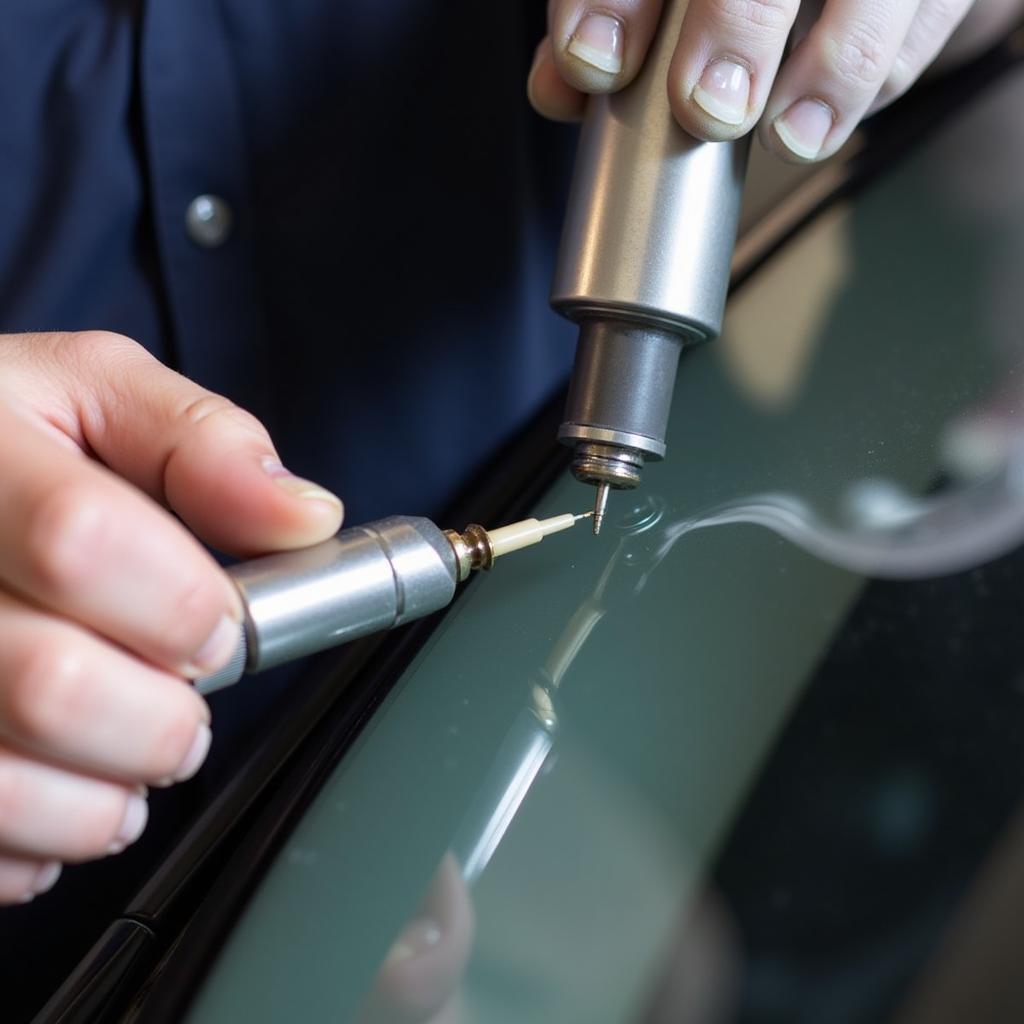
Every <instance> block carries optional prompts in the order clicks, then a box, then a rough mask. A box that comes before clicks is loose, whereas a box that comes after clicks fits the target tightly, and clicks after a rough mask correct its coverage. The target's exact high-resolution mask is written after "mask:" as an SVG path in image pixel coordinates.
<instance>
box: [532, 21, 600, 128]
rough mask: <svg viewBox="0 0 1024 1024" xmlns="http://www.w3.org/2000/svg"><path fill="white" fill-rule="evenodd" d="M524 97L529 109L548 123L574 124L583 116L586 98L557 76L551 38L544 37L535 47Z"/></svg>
mask: <svg viewBox="0 0 1024 1024" xmlns="http://www.w3.org/2000/svg"><path fill="white" fill-rule="evenodd" d="M526 96H527V98H528V99H529V101H530V106H532V107H533V109H534V110H536V111H537V113H538V114H540V115H541V117H546V118H547V119H548V120H549V121H560V122H564V123H573V122H575V121H579V120H580V119H581V118H582V117H583V111H584V109H585V108H586V102H587V98H586V96H585V95H584V94H583V93H581V92H580V91H579V90H577V89H574V88H573V87H572V86H571V85H569V83H568V82H566V81H565V79H564V78H563V77H562V76H561V75H560V74H559V72H558V69H557V68H556V67H555V62H554V55H553V52H552V49H551V37H550V36H545V37H544V38H543V39H542V40H541V42H540V45H539V46H538V47H537V52H536V54H535V55H534V58H533V67H531V68H530V74H529V77H528V78H527V80H526Z"/></svg>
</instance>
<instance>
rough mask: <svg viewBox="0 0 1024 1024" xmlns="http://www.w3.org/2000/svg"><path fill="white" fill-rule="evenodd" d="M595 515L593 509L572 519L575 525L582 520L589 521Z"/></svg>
mask: <svg viewBox="0 0 1024 1024" xmlns="http://www.w3.org/2000/svg"><path fill="white" fill-rule="evenodd" d="M593 514H594V510H593V509H591V510H590V511H589V512H580V513H579V514H578V515H575V516H573V517H572V521H573V522H574V523H578V522H579V521H580V520H581V519H589V518H590V517H591V516H592V515H593Z"/></svg>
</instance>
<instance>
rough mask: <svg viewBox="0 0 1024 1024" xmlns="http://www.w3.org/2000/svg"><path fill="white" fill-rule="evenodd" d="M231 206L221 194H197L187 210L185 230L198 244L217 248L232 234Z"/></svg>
mask: <svg viewBox="0 0 1024 1024" xmlns="http://www.w3.org/2000/svg"><path fill="white" fill-rule="evenodd" d="M233 220H234V218H233V216H232V213H231V207H230V206H228V204H227V203H226V202H225V201H224V200H223V199H221V197H220V196H212V195H201V196H196V197H195V199H193V200H192V202H191V203H189V204H188V209H187V210H186V211H185V231H186V232H187V234H188V237H189V238H191V239H192V241H193V242H195V243H196V245H201V246H202V247H203V248H204V249H216V248H217V246H219V245H223V244H224V243H225V242H226V241H227V240H228V237H229V236H230V234H231V225H232V221H233Z"/></svg>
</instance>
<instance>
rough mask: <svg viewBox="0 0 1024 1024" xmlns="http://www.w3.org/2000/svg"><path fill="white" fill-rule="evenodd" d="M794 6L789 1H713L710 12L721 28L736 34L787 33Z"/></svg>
mask: <svg viewBox="0 0 1024 1024" xmlns="http://www.w3.org/2000/svg"><path fill="white" fill-rule="evenodd" d="M793 11H794V5H793V3H792V2H790V0H713V3H712V12H713V16H714V18H715V20H716V21H717V22H719V23H720V24H721V25H722V26H723V27H725V28H727V29H732V30H734V31H738V32H744V31H750V30H752V29H753V30H756V31H757V32H758V33H759V34H761V33H763V32H765V31H768V32H773V33H785V32H788V31H789V26H790V22H791V21H792V18H793Z"/></svg>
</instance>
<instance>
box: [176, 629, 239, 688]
mask: <svg viewBox="0 0 1024 1024" xmlns="http://www.w3.org/2000/svg"><path fill="white" fill-rule="evenodd" d="M241 636H242V627H241V626H240V625H239V624H238V623H237V622H235V620H234V619H233V618H231V616H230V615H222V616H221V617H220V619H218V621H217V625H216V626H214V627H213V632H212V633H211V634H210V635H209V636H208V637H207V638H206V640H205V641H204V643H203V646H202V647H200V648H199V650H198V651H196V653H195V656H194V657H193V658H192V663H191V665H190V666H189V669H188V674H191V675H193V676H196V675H203V674H205V673H207V672H216V671H217V669H219V668H223V667H224V666H225V665H226V664H227V663H228V662H229V661H230V660H231V656H232V655H233V654H234V653H235V651H236V650H237V649H238V644H239V642H240V641H241Z"/></svg>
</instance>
